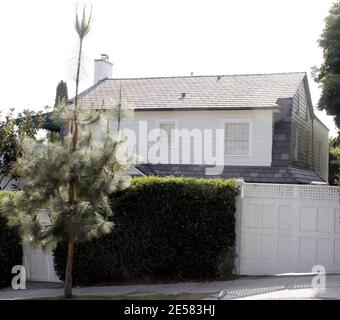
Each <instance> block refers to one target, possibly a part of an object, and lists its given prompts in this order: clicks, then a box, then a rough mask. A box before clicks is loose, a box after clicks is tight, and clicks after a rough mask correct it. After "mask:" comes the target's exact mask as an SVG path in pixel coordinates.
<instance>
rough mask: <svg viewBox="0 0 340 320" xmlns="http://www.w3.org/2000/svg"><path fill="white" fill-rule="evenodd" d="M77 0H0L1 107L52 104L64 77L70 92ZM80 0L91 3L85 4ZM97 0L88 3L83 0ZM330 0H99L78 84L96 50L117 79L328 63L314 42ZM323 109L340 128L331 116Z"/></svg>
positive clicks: (315, 93)
mask: <svg viewBox="0 0 340 320" xmlns="http://www.w3.org/2000/svg"><path fill="white" fill-rule="evenodd" d="M76 3H77V1H73V0H48V1H46V0H29V1H25V0H21V1H19V0H11V1H2V3H1V4H2V5H1V11H0V30H1V31H0V32H1V37H0V39H1V50H0V70H1V71H0V88H1V94H0V107H1V109H6V108H9V107H15V108H16V109H18V110H22V109H24V108H30V109H35V110H39V109H42V107H43V106H45V105H53V103H54V98H55V89H56V85H57V83H58V82H59V80H65V81H67V83H68V87H69V95H70V96H73V95H74V85H73V83H74V79H73V76H72V74H73V73H74V69H75V68H74V63H75V53H76V48H77V38H76V34H75V31H74V27H73V26H74V16H75V6H76ZM79 3H80V4H82V3H85V2H81V1H80V2H79ZM87 3H89V4H90V3H91V2H87ZM332 3H333V0H93V1H92V5H93V24H92V30H91V32H90V34H89V36H88V37H87V39H86V43H85V59H84V62H85V63H84V66H85V72H84V73H83V81H82V83H81V88H82V89H86V88H87V87H89V86H90V85H91V84H92V82H93V67H94V66H93V60H94V59H95V58H98V57H99V55H100V53H106V54H108V55H109V57H110V60H111V61H112V62H113V63H114V67H113V77H147V76H175V75H190V72H193V73H194V75H209V74H239V73H270V72H291V71H306V72H307V73H308V76H309V83H310V86H311V90H312V98H313V104H314V105H316V103H317V101H318V99H319V95H320V90H319V89H318V85H317V84H315V83H314V81H313V80H312V79H311V77H310V71H311V67H312V66H313V65H319V64H320V63H321V62H322V51H321V49H320V48H319V47H318V45H317V39H318V38H319V36H320V34H321V32H322V29H323V27H324V18H325V16H326V15H327V14H328V10H329V7H330V6H331V4H332ZM316 113H317V115H318V116H319V117H320V118H321V119H322V120H323V121H324V123H325V124H326V125H327V126H328V127H329V128H330V130H331V131H330V133H331V135H333V136H334V135H335V134H336V130H335V127H334V122H333V120H332V117H328V116H326V115H325V114H324V113H321V112H316Z"/></svg>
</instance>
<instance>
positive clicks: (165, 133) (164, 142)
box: [159, 123, 175, 147]
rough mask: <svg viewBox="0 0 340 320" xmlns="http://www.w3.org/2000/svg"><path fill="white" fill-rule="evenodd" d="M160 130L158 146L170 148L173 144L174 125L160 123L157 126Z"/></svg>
mask: <svg viewBox="0 0 340 320" xmlns="http://www.w3.org/2000/svg"><path fill="white" fill-rule="evenodd" d="M159 129H160V141H159V142H160V145H161V146H168V147H170V146H172V145H173V143H174V132H173V131H174V129H175V124H174V123H161V124H160V125H159Z"/></svg>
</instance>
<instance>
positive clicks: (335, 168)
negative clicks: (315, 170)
mask: <svg viewBox="0 0 340 320" xmlns="http://www.w3.org/2000/svg"><path fill="white" fill-rule="evenodd" d="M329 184H330V185H340V138H339V137H338V138H334V139H331V140H330V142H329Z"/></svg>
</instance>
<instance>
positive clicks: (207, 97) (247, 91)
mask: <svg viewBox="0 0 340 320" xmlns="http://www.w3.org/2000/svg"><path fill="white" fill-rule="evenodd" d="M305 76H306V73H304V72H296V73H274V74H245V75H214V76H183V77H155V78H130V79H104V80H102V81H100V82H98V83H97V84H95V85H94V86H92V87H90V88H89V89H87V90H86V91H84V92H83V93H81V94H80V97H79V102H80V104H81V105H82V106H83V107H93V108H96V109H97V108H101V107H103V108H110V106H112V105H113V104H116V103H117V101H118V99H119V90H120V87H121V89H122V98H123V100H124V101H125V102H126V103H127V104H129V105H130V106H131V107H133V108H135V110H136V111H139V110H143V111H144V110H145V111H146V110H171V109H176V110H181V109H182V110H191V109H217V110H219V109H253V108H259V109H266V108H277V100H278V99H279V98H291V97H293V96H294V94H295V92H296V91H297V88H298V86H299V84H300V83H301V81H302V80H303V79H304V77H305Z"/></svg>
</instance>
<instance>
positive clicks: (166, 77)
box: [102, 71, 307, 81]
mask: <svg viewBox="0 0 340 320" xmlns="http://www.w3.org/2000/svg"><path fill="white" fill-rule="evenodd" d="M289 74H307V72H306V71H295V72H274V73H238V74H213V75H192V76H191V75H189V76H154V77H131V78H106V79H104V80H102V81H105V80H143V79H172V78H173V79H177V78H210V77H211V78H214V77H244V76H248V77H249V76H270V75H289Z"/></svg>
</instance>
